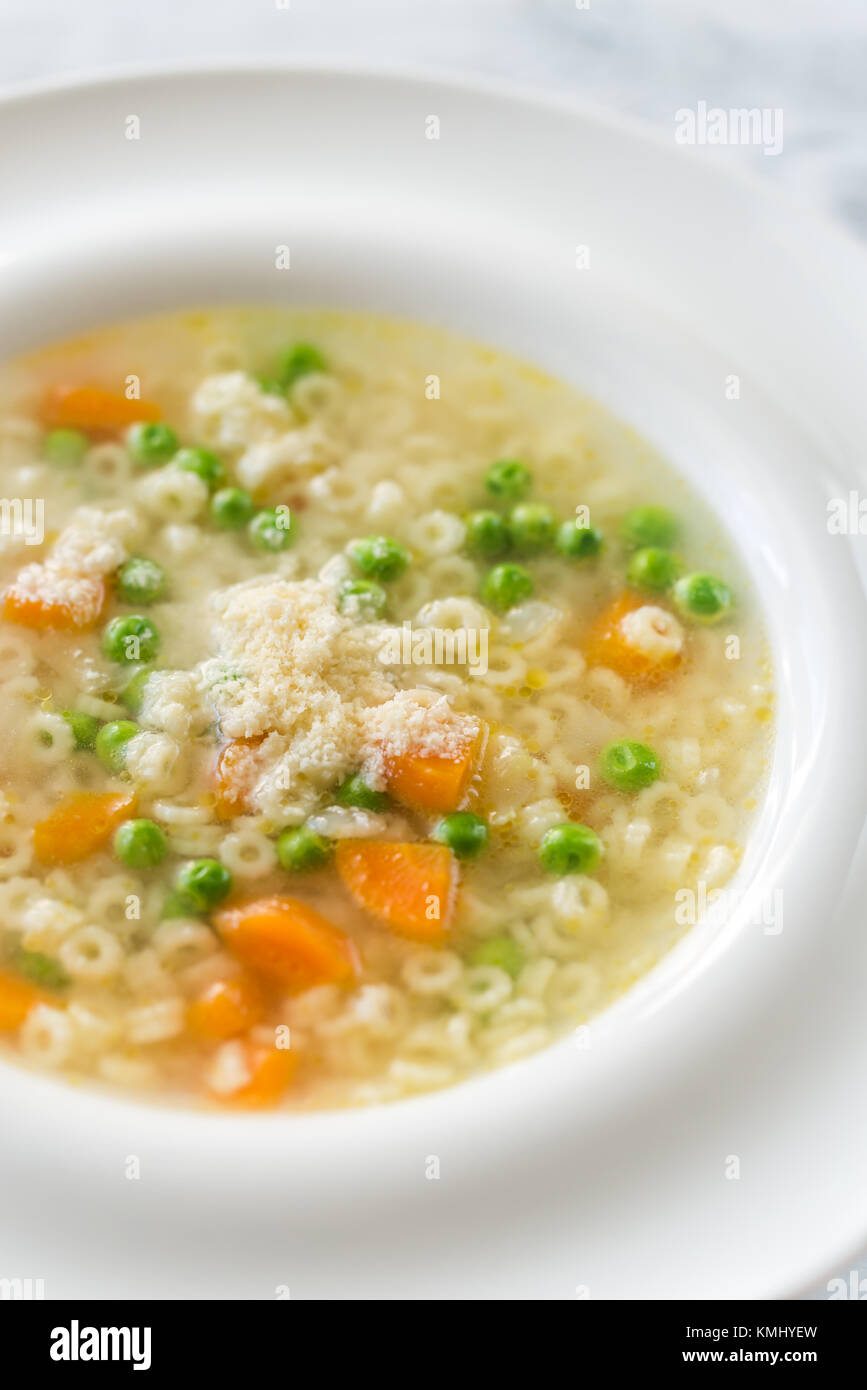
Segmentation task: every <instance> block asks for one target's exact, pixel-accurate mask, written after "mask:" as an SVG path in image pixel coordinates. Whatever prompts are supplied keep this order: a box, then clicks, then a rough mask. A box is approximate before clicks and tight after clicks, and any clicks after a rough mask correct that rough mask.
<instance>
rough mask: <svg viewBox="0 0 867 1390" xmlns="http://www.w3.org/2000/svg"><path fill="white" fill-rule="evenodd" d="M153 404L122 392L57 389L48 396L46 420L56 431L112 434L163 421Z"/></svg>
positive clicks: (45, 407) (86, 388)
mask: <svg viewBox="0 0 867 1390" xmlns="http://www.w3.org/2000/svg"><path fill="white" fill-rule="evenodd" d="M161 415H162V411H161V410H160V408H159V406H158V405H156V404H155V403H154V402H153V401H140V400H129V399H128V398H127V397H126V396H124V395H123V394H122V392H119V391H105V390H103V389H102V387H100V386H55V387H52V389H51V390H50V391H48V392H47V394H46V397H45V402H44V405H43V410H42V418H43V420H44V421H45V424H46V425H50V426H51V427H52V428H54V429H56V428H63V429H77V430H92V431H95V432H97V433H99V432H106V433H110V432H113V431H115V430H120V429H123V428H125V426H127V425H135V424H137V423H138V422H139V421H140V420H145V421H152V420H159V419H160V417H161Z"/></svg>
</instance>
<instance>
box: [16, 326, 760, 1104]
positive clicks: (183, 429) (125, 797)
mask: <svg viewBox="0 0 867 1390" xmlns="http://www.w3.org/2000/svg"><path fill="white" fill-rule="evenodd" d="M0 448H2V487H3V489H4V490H5V493H6V501H5V506H4V513H3V528H2V529H3V532H4V535H3V536H2V554H0V582H2V599H0V605H2V607H0V779H2V781H0V786H2V795H0V1030H2V1036H3V1038H4V1039H5V1041H6V1043H7V1045H8V1050H9V1051H10V1052H11V1053H14V1054H16V1055H18V1056H20V1058H22V1059H24V1060H26V1061H27V1062H28V1063H31V1064H32V1065H34V1066H37V1067H40V1068H47V1069H50V1070H52V1071H55V1072H58V1073H62V1074H64V1075H66V1076H68V1077H71V1078H79V1077H82V1076H87V1077H93V1078H96V1079H100V1080H102V1081H103V1082H107V1083H110V1084H112V1085H113V1086H115V1087H118V1088H120V1089H122V1090H124V1091H132V1090H135V1091H139V1092H145V1093H147V1092H149V1093H150V1094H152V1095H156V1096H166V1097H167V1096H176V1097H185V1098H187V1099H188V1100H189V1101H191V1102H194V1103H202V1102H204V1103H207V1104H210V1105H214V1106H223V1107H232V1106H234V1107H261V1106H271V1105H285V1106H290V1107H314V1106H318V1107H321V1106H330V1105H343V1104H363V1103H368V1102H374V1101H380V1100H391V1099H394V1098H398V1097H402V1096H406V1095H408V1094H410V1093H413V1092H418V1091H424V1090H427V1089H429V1088H434V1087H440V1086H444V1085H447V1084H448V1083H450V1082H454V1081H457V1080H460V1079H462V1078H464V1077H467V1076H469V1075H470V1074H473V1073H478V1072H480V1071H483V1070H485V1069H487V1068H491V1067H494V1066H498V1065H501V1064H504V1063H508V1062H513V1061H515V1060H516V1059H518V1058H523V1057H526V1056H527V1055H528V1054H530V1053H532V1052H534V1051H535V1050H537V1049H539V1048H542V1047H544V1046H545V1045H546V1044H548V1043H550V1042H552V1041H553V1040H555V1039H557V1038H558V1037H561V1036H562V1035H564V1034H565V1033H567V1032H568V1031H569V1030H570V1029H574V1028H575V1027H576V1026H577V1025H580V1024H581V1023H582V1022H584V1021H585V1020H587V1019H588V1018H590V1017H591V1016H592V1015H594V1014H596V1013H598V1011H599V1010H600V1009H602V1008H604V1007H605V1006H606V1005H607V1004H609V1003H610V1002H611V1001H612V1000H614V999H615V998H616V997H617V996H618V995H620V994H621V993H622V992H623V991H624V990H625V989H627V987H628V986H629V985H630V984H631V983H632V982H633V981H634V980H636V978H638V977H639V976H641V975H642V974H643V973H644V972H645V971H647V970H648V969H649V967H650V966H651V965H652V964H653V963H654V962H655V961H656V960H657V959H658V958H659V956H660V955H661V953H663V952H664V951H665V950H666V949H667V948H668V947H669V946H670V945H671V944H672V943H673V941H674V940H675V939H676V938H677V936H678V935H679V934H680V933H681V932H682V931H683V929H684V923H685V921H686V920H688V918H689V915H690V914H689V912H686V913H684V911H683V903H684V902H687V903H688V902H689V901H690V900H691V899H690V894H692V895H694V900H695V901H697V902H700V901H701V893H702V886H703V888H704V891H710V890H714V889H719V888H721V887H722V886H723V885H724V884H725V883H726V881H727V880H728V879H729V878H730V876H731V875H732V874H733V873H734V871H735V869H736V868H737V865H738V862H739V858H740V855H741V847H742V844H743V838H744V834H745V831H746V827H747V824H748V822H749V818H750V813H751V811H752V810H753V809H754V807H755V805H756V799H757V795H758V790H757V789H758V788H759V787H760V785H761V780H762V776H763V773H764V770H765V764H766V759H767V753H768V733H769V723H770V720H771V717H772V692H771V679H770V672H769V669H768V664H767V657H766V651H765V646H764V642H763V638H762V633H761V629H760V625H759V622H758V619H757V615H756V612H755V609H754V605H753V601H752V599H751V596H750V592H749V586H748V584H747V582H746V580H745V578H744V575H743V574H742V572H741V571H740V569H739V567H738V565H737V562H736V559H735V556H734V555H733V554H732V552H731V551H730V549H729V548H728V547H727V545H726V543H725V540H724V537H723V535H722V533H721V531H720V529H719V527H718V526H717V525H716V524H715V523H714V521H713V519H712V518H711V517H710V516H709V515H708V514H707V512H706V510H705V509H704V507H703V506H702V505H701V503H700V502H699V500H698V499H697V498H696V497H695V496H694V495H693V494H692V493H691V492H690V491H689V490H688V489H687V488H686V486H685V485H684V484H683V483H682V482H680V481H679V480H678V479H677V478H676V477H674V476H673V475H672V474H671V473H670V472H669V471H668V470H667V468H666V467H665V465H664V464H663V462H662V461H661V460H660V458H659V457H658V456H657V455H656V453H655V452H654V451H653V449H652V448H651V447H650V446H649V445H648V444H647V443H646V442H645V441H644V440H643V439H641V438H639V437H638V436H637V435H636V434H635V433H634V432H633V431H632V430H631V429H630V428H628V427H627V426H626V425H624V424H622V423H620V422H619V421H617V420H615V419H613V418H612V417H611V416H610V415H609V414H607V413H606V412H605V411H604V410H603V409H601V408H600V407H599V406H598V405H596V404H594V403H593V402H591V401H588V400H586V399H584V398H582V397H581V396H579V395H577V394H576V393H575V392H573V391H572V390H571V389H567V388H566V387H565V386H563V385H562V384H560V383H558V382H556V381H553V380H551V379H549V378H548V377H546V376H543V375H542V374H540V373H539V372H537V371H534V370H531V369H528V368H527V367H524V366H522V365H520V364H518V363H516V362H514V361H512V360H511V359H508V358H505V357H503V356H500V355H498V354H496V353H494V352H491V351H489V350H486V349H483V348H480V347H478V346H475V345H473V344H469V343H466V342H464V341H462V340H460V339H457V338H454V337H451V336H448V335H446V334H444V333H441V332H434V331H430V330H425V329H421V328H417V327H413V326H410V325H407V324H402V323H396V322H391V321H386V320H382V319H378V318H374V317H369V316H360V315H337V314H332V313H311V312H295V311H276V310H275V311H264V310H249V311H238V310H232V311H226V310H220V311H215V312H213V313H195V314H190V313H188V314H183V315H174V316H171V317H162V318H158V319H151V320H148V321H145V322H141V323H134V324H130V325H125V326H123V327H115V328H110V329H108V330H106V331H104V332H100V333H97V334H94V335H93V336H91V337H88V338H86V339H82V340H79V341H77V342H73V343H69V344H64V345H61V346H60V347H57V348H53V349H51V350H47V351H44V352H41V353H39V354H37V355H34V356H32V357H30V358H28V359H26V360H21V361H18V362H15V363H13V364H11V365H9V366H7V367H6V368H4V369H3V371H2V373H0ZM679 905H680V910H678V908H679Z"/></svg>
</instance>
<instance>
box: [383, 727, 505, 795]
mask: <svg viewBox="0 0 867 1390" xmlns="http://www.w3.org/2000/svg"><path fill="white" fill-rule="evenodd" d="M483 741H484V736H483V732H482V730H481V729H479V730H478V732H477V733H474V734H473V735H471V736H470V737H469V738H467V739H465V740H464V741H463V743H462V744H461V746H460V748H459V750H458V751H457V753H456V754H455V756H454V757H451V758H445V757H434V758H423V757H420V756H418V755H417V754H414V753H407V754H404V755H403V756H402V757H400V758H395V759H394V760H392V761H391V762H390V764H389V765H388V767H387V770H386V777H387V785H388V790H389V791H390V792H391V794H392V795H393V796H395V797H396V798H397V800H398V801H404V802H406V804H407V805H408V806H418V807H420V808H421V809H423V810H425V811H456V810H457V809H458V807H459V806H460V805H461V803H462V802H463V800H464V797H465V796H466V794H467V788H468V786H469V782H470V778H471V777H472V775H473V768H474V766H475V764H476V762H477V760H478V757H479V753H480V751H481V747H482V743H483Z"/></svg>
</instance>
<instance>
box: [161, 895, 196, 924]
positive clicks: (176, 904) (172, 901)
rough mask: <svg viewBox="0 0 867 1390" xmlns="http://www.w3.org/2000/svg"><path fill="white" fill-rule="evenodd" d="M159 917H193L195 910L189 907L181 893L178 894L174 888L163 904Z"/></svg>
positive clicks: (187, 901)
mask: <svg viewBox="0 0 867 1390" xmlns="http://www.w3.org/2000/svg"><path fill="white" fill-rule="evenodd" d="M160 916H161V917H162V918H167V917H190V916H193V917H194V916H196V909H195V908H191V907H190V904H189V900H188V899H187V898H186V897H185V896H184V895H183V893H179V892H178V890H177V889H176V888H173V889H172V891H171V892H170V893H169V894H168V896H167V897H166V899H165V901H164V902H163V905H162V910H161V911H160Z"/></svg>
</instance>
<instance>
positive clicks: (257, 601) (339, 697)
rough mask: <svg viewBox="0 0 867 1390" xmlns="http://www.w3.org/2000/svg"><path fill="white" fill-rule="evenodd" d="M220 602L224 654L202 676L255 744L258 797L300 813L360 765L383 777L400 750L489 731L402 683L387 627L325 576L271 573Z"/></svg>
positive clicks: (230, 719)
mask: <svg viewBox="0 0 867 1390" xmlns="http://www.w3.org/2000/svg"><path fill="white" fill-rule="evenodd" d="M212 604H213V610H214V613H215V632H214V637H215V642H216V649H217V653H218V655H217V657H216V658H215V659H213V660H210V661H208V662H204V663H203V664H202V666H201V667H200V668H199V680H200V682H201V684H202V685H203V687H205V688H206V690H207V699H208V701H209V703H210V706H211V709H212V711H213V714H214V717H215V719H216V721H217V724H218V726H219V731H220V734H221V736H222V738H223V739H243V740H247V741H248V742H249V744H250V755H249V759H247V760H246V761H247V767H246V770H245V781H246V782H247V784H248V787H249V792H250V795H249V800H250V802H252V803H253V804H254V805H255V806H256V807H257V808H258V809H259V810H260V811H262V812H264V813H265V814H266V815H271V816H274V817H275V818H279V819H281V820H283V821H284V822H286V823H291V822H292V821H298V820H300V819H302V818H303V817H304V816H305V815H306V814H308V813H309V811H310V810H311V809H312V807H313V805H315V803H316V802H317V801H318V800H319V799H320V798H321V796H322V794H323V793H325V792H327V791H329V790H330V789H333V787H334V786H335V785H336V784H337V783H338V782H339V781H341V780H343V778H345V777H346V776H348V775H349V774H350V773H352V772H356V771H358V770H359V769H361V770H362V771H363V773H364V776H365V777H366V779H367V780H368V781H369V782H370V784H371V785H373V786H376V787H381V786H383V785H384V783H385V781H386V778H387V771H388V765H389V762H390V760H391V759H392V758H395V757H400V756H401V755H402V754H404V753H406V752H408V751H409V750H410V749H411V750H412V751H414V752H417V753H420V754H421V755H422V756H431V755H434V754H439V755H440V756H450V755H451V754H453V753H456V752H458V751H459V750H460V749H461V748H462V747H463V746H464V745H465V743H466V739H467V736H468V733H470V732H475V731H477V729H478V721H476V720H473V719H470V718H469V717H467V716H459V715H457V714H455V712H454V711H453V710H452V709H451V707H450V706H449V703H448V700H447V699H446V697H444V696H441V695H438V694H437V693H436V692H433V691H429V690H404V691H399V692H396V691H395V686H394V683H393V680H392V679H390V678H389V675H388V673H387V672H386V671H385V669H384V667H383V665H382V663H381V661H380V660H379V653H380V651H381V647H382V625H381V624H377V623H358V622H353V621H352V620H351V619H350V618H348V617H346V616H345V615H344V614H342V613H340V612H339V611H338V609H337V607H336V604H335V600H334V594H333V590H332V588H331V587H330V586H329V585H327V584H325V583H323V582H322V581H321V580H318V579H303V580H287V579H279V578H271V579H262V578H259V579H256V580H252V581H249V582H247V583H243V584H238V585H234V586H233V587H232V588H229V589H225V590H223V591H222V592H220V593H218V594H216V595H215V596H214V598H213V600H212ZM470 726H471V727H470Z"/></svg>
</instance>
